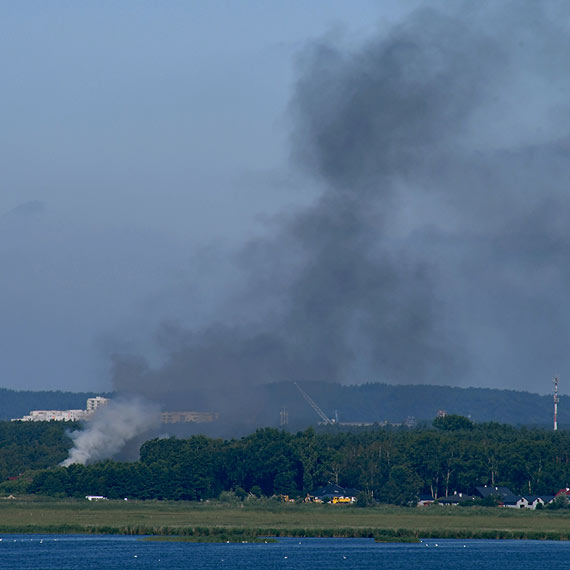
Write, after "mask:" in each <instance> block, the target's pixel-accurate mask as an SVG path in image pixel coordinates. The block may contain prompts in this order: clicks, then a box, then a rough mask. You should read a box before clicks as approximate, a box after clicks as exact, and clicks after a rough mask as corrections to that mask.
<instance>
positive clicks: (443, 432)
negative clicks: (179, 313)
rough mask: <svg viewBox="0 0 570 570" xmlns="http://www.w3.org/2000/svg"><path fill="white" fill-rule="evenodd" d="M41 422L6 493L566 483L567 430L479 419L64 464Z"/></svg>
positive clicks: (403, 496)
mask: <svg viewBox="0 0 570 570" xmlns="http://www.w3.org/2000/svg"><path fill="white" fill-rule="evenodd" d="M37 425H38V426H39V425H43V426H44V429H45V433H44V434H42V435H39V434H32V433H29V432H27V433H26V434H25V435H22V436H18V437H19V440H18V441H19V443H18V445H17V446H16V447H18V448H21V447H24V448H26V449H27V450H26V451H19V453H21V456H22V457H29V458H30V459H29V461H30V462H29V464H28V468H29V469H31V471H27V472H26V473H24V475H22V476H21V477H20V478H19V479H18V480H17V481H8V482H4V483H2V485H1V487H0V489H3V491H4V492H5V493H11V492H13V493H15V492H18V493H37V494H43V495H51V496H77V497H81V496H85V495H87V494H100V495H105V496H108V497H109V498H122V497H130V498H137V499H174V500H203V499H209V498H215V497H218V496H219V495H220V493H223V492H226V493H227V492H233V493H234V494H235V496H237V497H245V496H248V495H249V496H271V495H274V494H288V495H290V496H294V497H304V496H305V495H306V494H307V493H310V492H311V491H312V490H313V489H315V488H316V487H318V486H320V485H323V484H326V483H328V482H334V483H338V484H340V485H342V486H345V487H352V488H357V489H360V490H361V491H362V492H363V493H365V494H366V495H367V496H369V497H370V498H373V499H374V500H377V501H381V502H388V503H396V504H406V503H408V502H409V501H413V500H414V498H415V497H417V496H418V495H419V494H421V493H422V494H430V495H431V496H433V497H442V496H445V495H447V494H451V493H452V492H453V491H462V492H472V491H473V489H474V487H475V486H478V485H484V484H493V485H506V486H509V487H511V488H512V490H513V491H514V492H516V493H521V494H522V493H524V494H537V493H546V494H552V493H554V492H555V491H557V490H558V489H560V488H561V487H565V486H567V483H568V482H569V481H570V432H568V431H558V432H553V431H549V430H544V429H528V428H515V427H512V426H508V425H501V424H497V423H484V424H474V423H472V422H471V421H469V420H468V419H467V418H464V417H461V416H454V415H450V416H447V417H446V418H438V419H436V420H434V422H433V426H430V427H424V428H416V429H407V428H403V427H402V428H389V427H384V428H379V427H376V428H368V429H365V428H360V429H354V430H351V431H341V430H340V429H339V428H338V426H334V427H332V428H326V429H324V428H319V429H318V430H315V429H312V428H309V429H307V430H304V431H300V432H297V433H289V432H286V431H279V430H277V429H271V428H265V429H260V430H257V431H255V433H253V434H250V435H248V436H247V437H243V438H241V439H231V440H221V439H211V438H208V437H205V436H193V437H190V438H187V439H176V438H162V439H153V440H150V441H147V442H146V443H144V444H143V446H142V448H141V451H140V459H139V460H138V461H136V462H132V463H121V462H114V461H105V462H101V463H95V464H93V465H89V466H81V465H72V466H70V467H68V468H62V467H55V465H57V462H58V461H60V460H61V459H62V452H63V451H64V450H65V448H66V447H69V442H68V443H66V437H65V433H64V432H63V431H59V432H57V433H56V432H52V430H54V429H56V430H57V429H59V428H58V426H56V425H55V424H54V423H49V424H37ZM17 427H19V428H26V427H27V426H24V425H23V424H20V425H19V426H17ZM17 431H18V430H17V429H15V431H13V432H11V433H6V434H5V438H4V439H3V446H5V447H6V448H7V450H9V449H14V446H13V444H11V443H10V442H9V441H7V440H10V438H13V437H16V436H15V434H16V432H17ZM58 438H59V440H58ZM50 440H58V442H56V443H57V444H56V445H55V446H53V447H52V448H49V449H48V453H49V457H50V458H51V460H52V461H53V463H52V465H54V467H52V468H50V469H40V470H36V469H37V468H38V467H44V466H45V461H44V465H41V464H38V462H37V456H36V455H35V454H34V453H32V449H34V448H36V446H38V445H39V446H40V447H39V449H44V448H45V446H46V445H47V442H48V441H50ZM28 448H29V449H28ZM46 449H47V448H46ZM6 453H7V454H9V451H6ZM40 454H41V452H40ZM45 459H47V457H46V458H45ZM20 465H22V461H21V460H20ZM15 471H16V470H14V471H12V473H15ZM6 473H7V471H6V470H5V471H4V474H6Z"/></svg>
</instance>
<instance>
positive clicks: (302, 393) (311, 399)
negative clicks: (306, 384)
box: [293, 382, 335, 425]
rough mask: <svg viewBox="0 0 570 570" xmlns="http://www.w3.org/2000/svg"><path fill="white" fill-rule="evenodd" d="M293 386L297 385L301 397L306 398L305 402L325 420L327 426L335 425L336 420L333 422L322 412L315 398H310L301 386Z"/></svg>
mask: <svg viewBox="0 0 570 570" xmlns="http://www.w3.org/2000/svg"><path fill="white" fill-rule="evenodd" d="M293 384H295V386H297V390H299V392H301V396H303V398H305V400H306V401H307V403H308V404H309V406H311V408H313V410H315V412H317V414H318V415H319V417H320V418H321V419H322V420H323V422H324V424H325V425H332V424H334V423H335V422H334V420H331V419H330V418H329V417H328V416H327V415H326V414H325V413H324V412H323V410H321V408H319V406H317V404H316V403H315V401H314V400H313V398H311V396H309V394H307V392H305V390H303V388H301V386H299V384H297V382H293Z"/></svg>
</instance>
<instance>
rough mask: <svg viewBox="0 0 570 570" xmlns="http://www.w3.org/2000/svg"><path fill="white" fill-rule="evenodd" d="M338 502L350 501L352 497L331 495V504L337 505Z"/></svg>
mask: <svg viewBox="0 0 570 570" xmlns="http://www.w3.org/2000/svg"><path fill="white" fill-rule="evenodd" d="M338 503H348V504H350V503H352V499H350V497H333V498H332V504H333V505H337V504H338Z"/></svg>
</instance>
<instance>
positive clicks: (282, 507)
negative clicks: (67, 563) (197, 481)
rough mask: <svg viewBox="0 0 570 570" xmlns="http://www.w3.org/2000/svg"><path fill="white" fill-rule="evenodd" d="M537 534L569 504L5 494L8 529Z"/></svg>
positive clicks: (551, 526) (554, 534)
mask: <svg viewBox="0 0 570 570" xmlns="http://www.w3.org/2000/svg"><path fill="white" fill-rule="evenodd" d="M16 532H17V533H71V532H73V533H110V534H150V535H163V536H164V535H179V536H193V537H207V538H208V539H215V538H216V537H218V538H222V539H226V538H227V539H235V540H237V539H242V538H253V537H255V536H346V537H360V536H370V537H376V538H379V539H386V540H392V539H394V540H399V539H402V540H408V539H414V538H417V537H426V538H432V537H433V538H435V537H438V538H445V537H449V538H453V537H458V538H534V539H547V538H548V539H558V540H570V512H566V511H545V510H543V511H515V510H511V509H499V508H469V509H466V508H460V507H455V508H454V507H446V508H444V507H438V506H436V507H429V508H418V509H413V508H400V507H391V506H382V507H374V508H365V509H359V508H357V507H352V506H341V505H315V504H310V505H295V504H277V503H264V504H253V505H247V504H242V503H239V504H223V503H189V502H162V501H156V502H155V501H146V502H142V501H104V502H98V503H90V502H88V501H86V500H59V501H58V500H24V499H16V500H2V501H1V502H0V534H1V533H16Z"/></svg>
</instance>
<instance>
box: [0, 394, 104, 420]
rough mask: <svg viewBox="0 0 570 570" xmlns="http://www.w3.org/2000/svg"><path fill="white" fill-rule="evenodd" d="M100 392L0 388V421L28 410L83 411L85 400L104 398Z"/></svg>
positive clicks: (18, 415) (26, 412) (17, 416)
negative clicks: (96, 397) (95, 397)
mask: <svg viewBox="0 0 570 570" xmlns="http://www.w3.org/2000/svg"><path fill="white" fill-rule="evenodd" d="M104 395H105V394H101V393H100V392H97V393H96V392H60V391H37V392H36V391H31V390H8V389H7V388H0V420H11V419H12V418H19V417H22V416H23V415H25V414H28V413H29V412H30V410H79V409H85V403H86V401H87V398H92V397H94V396H104Z"/></svg>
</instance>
